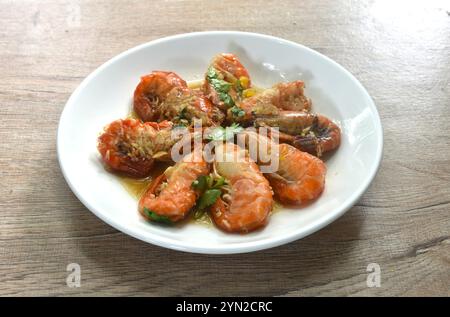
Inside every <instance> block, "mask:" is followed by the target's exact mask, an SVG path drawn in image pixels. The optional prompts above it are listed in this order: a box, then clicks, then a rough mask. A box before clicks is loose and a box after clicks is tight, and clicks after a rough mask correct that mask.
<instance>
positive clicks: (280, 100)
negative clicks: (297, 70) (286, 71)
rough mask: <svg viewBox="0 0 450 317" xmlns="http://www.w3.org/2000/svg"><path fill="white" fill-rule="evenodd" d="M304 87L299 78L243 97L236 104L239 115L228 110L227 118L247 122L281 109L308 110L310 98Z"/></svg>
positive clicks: (277, 112) (272, 114)
mask: <svg viewBox="0 0 450 317" xmlns="http://www.w3.org/2000/svg"><path fill="white" fill-rule="evenodd" d="M304 87H305V84H304V83H303V81H300V80H297V81H292V82H287V83H279V84H276V85H274V86H273V87H272V88H268V89H265V90H262V91H261V92H259V93H256V94H255V95H253V96H251V97H248V98H245V99H243V100H242V101H241V102H240V103H239V105H238V107H239V108H240V109H241V110H242V113H241V114H240V115H236V111H232V110H228V112H227V120H228V121H231V122H239V123H244V124H249V123H251V122H252V121H253V119H254V118H255V117H258V116H277V115H278V114H279V113H280V111H283V110H289V111H297V112H300V111H303V112H309V111H310V110H311V99H309V98H307V97H306V96H305V94H304Z"/></svg>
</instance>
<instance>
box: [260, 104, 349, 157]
mask: <svg viewBox="0 0 450 317" xmlns="http://www.w3.org/2000/svg"><path fill="white" fill-rule="evenodd" d="M254 124H255V126H256V127H261V126H270V127H278V128H279V130H280V132H282V133H284V134H283V138H284V140H285V141H286V142H287V143H289V144H292V145H293V146H295V147H297V148H299V149H300V150H302V151H305V152H308V153H311V154H314V155H317V156H318V157H320V156H322V154H323V153H325V152H329V151H332V150H334V149H336V148H338V147H339V145H340V143H341V129H340V128H339V127H338V126H337V125H336V123H334V122H333V121H331V120H330V119H328V118H327V117H325V116H323V115H320V114H312V113H306V112H295V111H281V112H280V113H278V114H277V115H276V116H260V117H257V118H256V119H255V121H254Z"/></svg>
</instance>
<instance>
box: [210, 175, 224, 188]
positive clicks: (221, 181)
mask: <svg viewBox="0 0 450 317" xmlns="http://www.w3.org/2000/svg"><path fill="white" fill-rule="evenodd" d="M225 183H226V181H225V177H222V176H221V177H220V178H217V179H216V180H215V181H214V185H213V186H211V187H212V188H220V187H222V186H223V185H224V184H225Z"/></svg>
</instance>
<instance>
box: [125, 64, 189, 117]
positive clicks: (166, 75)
mask: <svg viewBox="0 0 450 317" xmlns="http://www.w3.org/2000/svg"><path fill="white" fill-rule="evenodd" d="M174 88H181V89H188V88H187V84H186V82H185V81H184V80H183V79H182V78H181V77H180V76H178V75H177V74H175V73H174V72H164V71H154V72H152V73H151V74H149V75H146V76H142V77H141V81H140V83H139V84H138V85H137V87H136V89H135V91H134V101H133V107H134V111H135V112H136V113H137V115H138V116H139V118H141V119H142V121H156V120H158V119H159V117H160V106H161V104H162V103H163V102H164V100H166V97H167V95H168V93H169V92H170V91H171V90H172V89H174Z"/></svg>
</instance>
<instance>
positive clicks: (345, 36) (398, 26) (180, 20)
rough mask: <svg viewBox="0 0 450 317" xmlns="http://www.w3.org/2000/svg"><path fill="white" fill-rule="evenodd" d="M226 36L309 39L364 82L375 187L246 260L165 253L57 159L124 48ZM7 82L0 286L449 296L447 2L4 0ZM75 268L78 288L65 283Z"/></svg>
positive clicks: (0, 7)
mask: <svg viewBox="0 0 450 317" xmlns="http://www.w3.org/2000/svg"><path fill="white" fill-rule="evenodd" d="M230 29H232V30H241V31H251V32H260V33H266V34H271V35H275V36H280V37H283V38H286V39H289V40H293V41H296V42H298V43H302V44H304V45H306V46H309V47H311V48H313V49H315V50H317V51H319V52H321V53H323V54H326V55H327V56H329V57H331V58H332V59H334V60H336V61H337V62H339V63H340V64H342V65H343V66H344V67H346V68H347V69H349V70H350V71H351V72H352V73H353V74H354V75H355V76H356V77H357V78H358V79H359V80H360V81H361V82H362V83H363V85H365V87H366V88H367V90H368V91H369V93H370V94H371V95H372V97H373V99H374V100H375V103H376V105H377V107H378V110H379V112H380V116H381V120H382V123H383V128H384V137H385V146H384V157H383V162H382V165H381V168H380V171H379V172H378V175H377V177H376V179H375V181H374V182H373V184H372V186H371V187H370V189H369V190H368V191H367V192H366V193H365V194H364V196H363V197H362V199H361V200H360V201H359V202H358V203H357V204H356V206H354V207H353V208H352V209H351V210H350V211H348V212H347V213H346V214H345V215H344V216H343V217H342V218H340V219H339V220H337V221H336V222H334V223H333V224H331V225H329V226H328V227H326V228H324V229H323V230H321V231H319V232H317V233H315V234H313V235H311V236H309V237H307V238H305V239H302V240H300V241H296V242H293V243H290V244H288V245H285V246H281V247H277V248H274V249H271V250H266V251H261V252H255V253H251V254H245V255H226V256H208V255H198V254H187V253H182V252H176V251H171V250H166V249H162V248H160V247H156V246H152V245H149V244H146V243H144V242H141V241H138V240H135V239H133V238H131V237H129V236H127V235H125V234H122V233H121V232H118V231H117V230H115V229H113V228H111V227H110V226H108V225H106V224H105V223H104V222H102V221H101V220H99V219H98V218H97V217H95V216H94V215H93V214H92V213H90V212H89V211H88V210H87V209H86V208H85V207H84V206H83V205H82V204H81V203H80V202H79V201H78V200H77V199H76V198H75V196H74V195H73V194H72V192H71V191H70V189H69V187H68V186H67V185H66V182H65V181H64V179H63V177H62V175H61V172H60V169H59V166H58V162H57V157H56V147H55V143H56V142H55V140H56V129H57V125H58V120H59V116H60V113H61V111H62V109H63V107H64V104H65V102H66V100H67V99H68V97H69V96H70V94H71V93H72V91H73V90H74V89H75V88H76V87H77V85H78V84H79V83H80V82H81V81H82V80H83V78H84V77H85V76H86V75H88V74H89V73H90V72H91V71H93V70H94V69H95V68H96V67H97V66H99V65H100V64H101V63H103V62H104V61H106V60H108V59H109V58H111V57H113V56H114V55H116V54H118V53H119V52H122V51H124V50H126V49H128V48H130V47H133V46H135V45H138V44H140V43H143V42H147V41H150V40H153V39H156V38H159V37H162V36H167V35H171V34H176V33H184V32H192V31H202V30H230ZM0 78H1V80H0V107H1V108H0V115H1V119H2V121H1V124H0V140H1V151H0V171H1V180H2V186H1V187H0V197H1V198H0V210H1V217H0V294H1V295H277V296H278V295H282V296H284V295H287V296H303V295H333V296H334V295H363V296H388V295H394V296H397V295H403V296H409V295H426V296H428V295H440V296H449V295H450V291H449V286H450V141H449V140H450V138H449V133H450V85H449V78H450V5H449V3H448V1H447V2H446V3H445V1H441V2H435V1H423V2H417V3H416V2H411V1H407V2H406V1H405V2H399V1H380V2H378V1H377V2H373V1H370V2H362V1H361V2H360V1H343V2H337V1H332V0H329V1H301V2H297V1H284V2H283V4H281V3H280V2H278V1H259V0H254V1H214V2H213V1H209V2H206V1H205V2H203V1H197V0H190V1H127V2H125V1H109V0H108V1H106V0H105V1H56V0H53V1H41V3H37V2H34V1H24V0H20V1H5V0H0ZM72 262H74V263H79V264H80V266H81V287H79V288H70V287H68V286H67V285H66V277H67V276H68V274H69V272H67V271H66V267H67V265H68V264H69V263H72ZM370 263H377V264H378V265H379V266H380V269H381V285H380V287H373V288H370V287H368V286H367V283H366V280H367V276H368V274H369V273H368V272H367V266H368V265H369V264H370Z"/></svg>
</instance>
